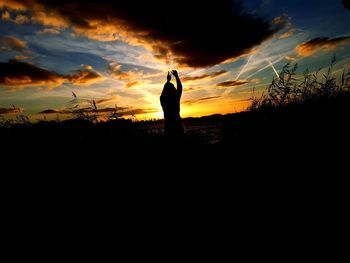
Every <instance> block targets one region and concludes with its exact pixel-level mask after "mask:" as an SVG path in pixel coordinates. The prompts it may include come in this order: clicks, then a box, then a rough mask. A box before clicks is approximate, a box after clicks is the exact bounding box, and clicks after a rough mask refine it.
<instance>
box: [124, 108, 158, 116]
mask: <svg viewBox="0 0 350 263" xmlns="http://www.w3.org/2000/svg"><path fill="white" fill-rule="evenodd" d="M155 112H158V110H157V109H153V108H150V109H147V108H146V109H132V110H127V111H121V112H119V111H118V115H119V116H120V117H123V116H133V115H141V114H148V113H155Z"/></svg>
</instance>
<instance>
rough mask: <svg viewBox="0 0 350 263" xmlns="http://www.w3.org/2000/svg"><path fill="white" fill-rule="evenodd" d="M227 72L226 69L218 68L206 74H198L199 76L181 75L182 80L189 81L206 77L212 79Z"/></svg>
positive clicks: (205, 78)
mask: <svg viewBox="0 0 350 263" xmlns="http://www.w3.org/2000/svg"><path fill="white" fill-rule="evenodd" d="M227 73H228V71H227V70H220V71H215V72H210V73H207V74H203V75H199V76H187V77H183V78H182V81H183V82H189V81H197V80H208V79H214V78H217V77H220V76H223V75H226V74H227Z"/></svg>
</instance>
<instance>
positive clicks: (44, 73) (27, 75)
mask: <svg viewBox="0 0 350 263" xmlns="http://www.w3.org/2000/svg"><path fill="white" fill-rule="evenodd" d="M63 81H64V77H63V76H61V75H59V74H57V73H56V72H51V71H48V70H46V69H43V68H39V67H37V66H34V65H32V64H28V63H25V62H19V61H16V60H10V61H9V62H3V63H0V85H4V86H32V85H38V86H41V85H49V86H52V85H60V84H62V83H63Z"/></svg>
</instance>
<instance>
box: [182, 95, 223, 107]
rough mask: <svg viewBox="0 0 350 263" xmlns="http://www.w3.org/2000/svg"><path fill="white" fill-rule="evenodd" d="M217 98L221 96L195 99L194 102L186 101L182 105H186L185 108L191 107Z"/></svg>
mask: <svg viewBox="0 0 350 263" xmlns="http://www.w3.org/2000/svg"><path fill="white" fill-rule="evenodd" d="M219 98H221V96H212V97H204V98H200V99H196V100H186V101H184V102H183V103H182V104H184V105H187V106H191V105H193V104H199V103H204V102H207V101H211V100H216V99H219Z"/></svg>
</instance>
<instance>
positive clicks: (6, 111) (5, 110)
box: [0, 107, 23, 114]
mask: <svg viewBox="0 0 350 263" xmlns="http://www.w3.org/2000/svg"><path fill="white" fill-rule="evenodd" d="M22 111H23V109H21V108H17V107H12V108H0V114H16V113H21V112H22Z"/></svg>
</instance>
